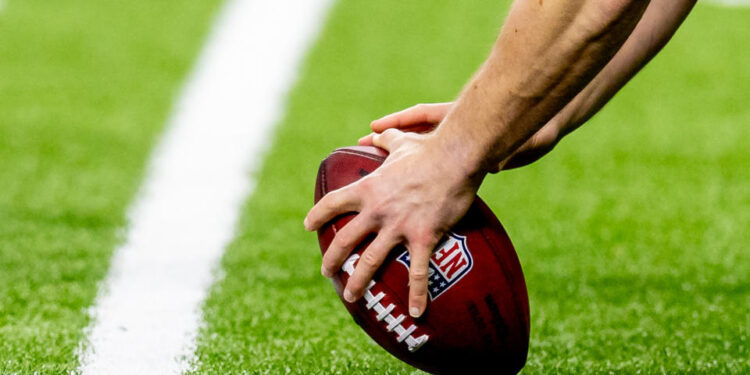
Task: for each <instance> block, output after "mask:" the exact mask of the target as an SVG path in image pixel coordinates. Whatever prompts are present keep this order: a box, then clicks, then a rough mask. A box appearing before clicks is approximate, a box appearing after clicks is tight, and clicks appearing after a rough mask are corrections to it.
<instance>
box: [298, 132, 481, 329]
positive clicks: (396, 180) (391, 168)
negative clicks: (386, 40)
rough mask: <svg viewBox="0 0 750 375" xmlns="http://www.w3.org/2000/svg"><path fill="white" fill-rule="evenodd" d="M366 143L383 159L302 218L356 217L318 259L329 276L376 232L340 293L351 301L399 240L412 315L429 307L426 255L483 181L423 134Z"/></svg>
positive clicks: (316, 224) (313, 225) (312, 222)
mask: <svg viewBox="0 0 750 375" xmlns="http://www.w3.org/2000/svg"><path fill="white" fill-rule="evenodd" d="M371 140H372V144H373V145H375V146H378V147H381V148H383V149H385V150H387V151H388V152H389V155H388V158H387V159H386V160H385V162H384V163H383V164H382V165H381V166H380V167H379V168H378V169H376V170H375V171H374V172H373V173H371V174H369V175H368V176H366V177H364V178H362V179H360V180H358V181H356V182H354V183H352V184H350V185H347V186H345V187H343V188H341V189H338V190H335V191H332V192H330V193H328V194H326V195H325V196H324V197H323V198H322V199H321V200H320V201H319V202H318V203H317V204H316V205H315V206H314V207H313V208H312V209H311V210H310V212H309V213H308V214H307V217H306V218H305V228H306V229H307V230H310V231H312V230H317V229H318V228H320V227H321V226H322V225H324V224H325V223H327V222H328V221H330V220H331V219H333V218H334V217H336V216H338V215H340V214H343V213H347V212H358V215H357V216H356V217H355V218H354V219H352V221H351V222H349V223H348V224H347V225H346V226H344V227H343V228H342V229H341V230H339V231H338V233H336V236H335V238H334V239H333V241H332V242H331V245H330V246H329V248H328V249H327V250H326V252H325V255H324V256H323V265H322V267H321V272H322V273H323V274H324V275H326V276H328V277H331V276H333V275H334V274H335V273H336V272H338V270H339V269H340V268H341V265H342V264H343V262H344V261H345V260H346V258H347V257H348V256H349V253H351V251H352V250H353V249H354V248H355V247H356V246H357V245H359V244H360V243H361V242H362V241H363V240H364V239H365V237H367V236H368V235H369V234H371V233H377V235H376V237H375V239H374V240H373V241H372V242H371V243H370V244H369V245H368V246H367V248H366V249H365V251H364V252H363V253H362V255H361V257H360V260H359V262H358V263H357V266H356V267H355V270H354V274H353V275H352V276H351V277H350V278H349V281H348V282H347V285H346V287H345V289H344V298H345V299H346V300H347V301H349V302H354V301H356V300H357V299H359V298H360V297H362V295H363V294H364V292H365V290H366V288H367V285H368V284H369V282H370V280H371V279H372V277H373V275H374V274H375V272H376V271H377V269H378V268H379V267H380V265H381V264H382V263H383V261H384V260H385V258H386V257H387V255H388V254H389V253H390V251H391V249H393V248H394V247H395V246H397V245H398V244H401V243H403V244H404V245H405V246H406V248H407V249H408V250H409V254H410V257H411V267H410V269H409V314H410V315H412V316H414V317H418V316H420V315H422V313H423V312H424V310H425V308H426V306H427V283H428V266H429V259H430V256H431V255H432V251H433V249H434V247H435V246H436V245H437V243H438V242H439V241H440V239H441V238H442V236H443V234H444V233H445V232H446V231H448V230H449V229H450V228H451V227H452V226H453V225H454V224H455V223H456V222H458V220H459V219H461V217H463V215H464V214H465V213H466V212H467V210H468V209H469V206H470V205H471V203H472V202H473V201H474V198H475V196H476V191H477V189H478V188H479V184H480V183H481V180H479V181H477V179H476V178H473V179H472V178H471V177H469V176H467V175H466V173H465V168H463V167H462V166H461V165H459V162H460V161H459V160H458V159H457V158H456V157H455V156H454V155H451V150H446V149H444V147H439V145H438V144H437V143H436V142H435V141H434V140H433V139H432V138H431V136H430V135H429V134H417V133H404V132H401V131H400V130H397V129H388V130H386V131H384V132H383V133H381V134H375V135H373V136H372V137H371Z"/></svg>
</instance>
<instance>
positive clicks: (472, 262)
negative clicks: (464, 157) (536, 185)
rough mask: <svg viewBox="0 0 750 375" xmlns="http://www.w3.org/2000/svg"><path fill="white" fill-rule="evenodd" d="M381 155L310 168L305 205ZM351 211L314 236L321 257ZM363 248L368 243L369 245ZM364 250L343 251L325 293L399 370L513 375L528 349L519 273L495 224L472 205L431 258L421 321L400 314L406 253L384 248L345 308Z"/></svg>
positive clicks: (330, 160)
mask: <svg viewBox="0 0 750 375" xmlns="http://www.w3.org/2000/svg"><path fill="white" fill-rule="evenodd" d="M387 156H388V154H387V152H385V151H384V150H382V149H379V148H375V147H363V146H353V147H345V148H340V149H337V150H335V151H334V152H333V153H331V154H330V155H329V156H328V157H327V158H326V159H325V160H323V162H322V163H321V164H320V169H319V170H318V176H317V181H316V186H315V202H317V201H318V200H320V198H322V197H323V196H324V195H325V194H326V193H328V192H330V191H333V190H336V189H338V188H341V187H343V186H345V185H348V184H350V183H352V182H355V181H356V180H358V179H360V178H362V177H364V176H367V175H368V174H369V173H371V172H372V171H374V170H375V169H377V168H378V167H379V166H380V165H381V164H382V163H383V161H384V160H385V159H386V157H387ZM355 215H356V212H353V213H350V214H346V215H341V216H339V217H337V218H335V219H334V220H332V221H331V222H329V223H328V224H326V225H325V226H323V227H322V228H321V229H320V230H319V231H318V241H319V244H320V249H321V251H322V252H325V250H326V249H327V248H328V245H329V244H330V243H331V241H332V240H333V238H334V236H335V233H336V232H337V230H338V229H339V228H342V227H343V226H344V225H346V223H347V222H349V221H350V220H351V219H352V218H353V217H354V216H355ZM370 239H371V238H370ZM367 244H368V241H365V242H364V243H362V244H360V246H359V247H357V248H356V249H354V251H352V253H351V255H350V256H349V258H348V259H347V261H346V262H345V263H344V265H343V266H342V268H341V270H340V271H339V272H338V273H337V274H336V275H335V276H334V278H333V284H334V287H335V289H336V292H337V293H338V295H339V298H340V299H341V301H342V302H343V303H344V305H345V306H346V308H347V310H348V311H349V313H350V314H351V315H352V317H353V318H354V321H355V322H356V323H357V324H359V326H360V327H361V328H362V329H363V330H364V331H365V332H366V333H367V334H368V335H369V336H370V337H372V339H374V340H375V341H376V342H377V343H378V344H379V345H380V346H382V347H383V348H385V349H386V350H387V351H388V352H390V353H391V354H393V355H394V356H396V357H397V358H399V359H401V360H402V361H404V362H406V363H408V364H410V365H412V366H414V367H417V368H419V369H421V370H424V371H427V372H431V373H435V374H458V373H461V374H478V373H491V374H515V373H517V372H518V371H520V369H521V368H522V367H523V366H524V364H525V362H526V355H527V352H528V344H529V303H528V296H527V293H526V283H525V281H524V276H523V272H522V271H521V265H520V263H519V261H518V257H517V255H516V252H515V250H514V248H513V245H512V244H511V242H510V238H509V237H508V235H507V234H506V232H505V230H504V229H503V227H502V225H501V224H500V222H499V221H498V219H497V218H496V217H495V215H494V214H493V213H492V211H491V210H490V209H489V208H488V207H487V205H486V204H485V203H484V202H483V201H482V200H481V199H480V198H479V197H477V198H476V200H475V202H474V203H473V204H472V206H471V208H470V209H469V211H468V213H467V214H466V215H465V216H464V218H462V219H461V220H460V221H459V222H458V223H457V224H456V225H455V226H454V227H453V228H452V230H451V231H450V232H448V233H447V234H446V235H445V236H444V238H443V240H442V242H441V243H440V244H439V245H438V246H437V247H436V248H435V250H434V251H433V254H432V257H431V259H430V265H429V267H430V269H429V277H430V279H429V280H430V281H429V298H428V301H429V302H428V306H427V309H426V311H425V313H424V314H423V315H422V316H421V317H419V318H417V319H414V318H412V317H411V316H409V314H408V313H407V309H408V296H409V285H408V283H409V273H408V268H409V253H408V251H407V250H406V248H405V247H403V246H399V247H396V248H394V249H393V250H392V251H391V253H390V254H389V256H388V258H387V259H386V261H385V262H384V263H383V265H382V266H381V267H380V269H379V271H378V273H376V274H375V277H374V279H373V281H372V282H371V283H370V285H369V287H368V290H367V292H365V295H364V297H363V298H361V299H360V300H358V301H357V302H355V303H348V302H346V301H345V300H344V299H343V297H342V292H343V288H344V286H345V285H346V282H347V280H348V278H349V276H350V275H351V274H352V272H353V270H354V267H355V266H356V264H357V260H358V259H359V256H360V254H361V253H362V251H363V250H364V249H365V248H366V246H367Z"/></svg>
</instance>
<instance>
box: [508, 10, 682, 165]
mask: <svg viewBox="0 0 750 375" xmlns="http://www.w3.org/2000/svg"><path fill="white" fill-rule="evenodd" d="M695 2H696V0H652V1H651V3H650V4H649V6H648V8H647V9H646V11H645V12H644V14H643V17H642V18H641V20H640V22H638V25H637V26H636V27H635V29H634V30H633V33H632V34H631V35H630V37H629V38H628V39H627V41H626V42H625V44H623V45H622V47H621V48H620V50H619V51H617V54H616V55H615V56H614V57H613V58H612V60H611V61H610V62H609V63H608V64H607V65H606V66H605V67H604V69H602V71H601V72H599V74H597V76H596V77H595V78H594V79H593V80H592V81H591V82H590V83H589V84H588V85H587V86H586V88H584V89H583V90H582V91H581V92H580V93H579V94H578V95H576V97H575V98H574V99H573V100H572V101H571V102H570V103H568V105H566V106H565V107H564V108H563V109H562V110H561V111H560V112H559V113H558V114H557V115H555V117H553V118H552V119H551V120H550V121H549V123H547V125H545V126H544V127H543V128H542V129H541V130H540V131H539V132H537V134H535V135H534V137H533V138H532V139H530V140H529V141H527V143H526V144H524V146H523V147H522V148H521V150H519V152H518V153H516V154H515V155H513V157H512V158H509V159H506V160H505V162H504V163H503V164H504V167H505V168H509V167H510V168H513V167H518V166H523V165H526V164H528V163H530V162H533V161H535V160H537V159H538V158H539V157H541V156H543V155H544V154H546V153H547V152H548V151H550V150H551V149H552V148H553V147H554V145H555V144H556V143H557V142H558V141H559V140H560V139H561V138H562V137H564V136H565V135H567V134H569V133H570V132H572V131H573V130H575V129H577V128H578V127H580V126H581V125H583V124H584V123H585V122H586V121H588V120H589V119H590V118H591V117H592V116H594V115H595V114H596V113H597V112H599V110H600V109H601V108H602V107H604V105H605V104H606V103H607V102H609V100H610V99H612V97H613V96H614V95H615V94H616V93H617V92H618V91H619V90H620V89H621V88H622V87H623V86H625V84H626V83H628V81H630V79H631V78H633V76H635V75H636V74H637V73H638V72H639V71H640V70H641V69H642V68H643V67H644V66H645V65H646V64H647V63H648V62H649V61H651V59H652V58H653V57H654V56H656V54H657V53H659V51H661V49H662V48H664V46H665V45H666V44H667V42H669V40H670V39H671V38H672V36H673V35H674V33H675V32H676V31H677V29H678V28H679V27H680V25H681V24H682V22H683V21H684V20H685V18H686V17H687V15H688V14H689V13H690V11H691V10H692V9H693V6H695Z"/></svg>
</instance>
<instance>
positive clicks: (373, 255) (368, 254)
mask: <svg viewBox="0 0 750 375" xmlns="http://www.w3.org/2000/svg"><path fill="white" fill-rule="evenodd" d="M399 242H400V241H399V239H398V238H397V237H395V236H393V235H391V234H388V233H386V232H382V231H381V232H380V233H379V234H378V236H377V237H376V238H375V240H373V241H372V243H371V244H370V246H367V249H365V251H364V252H362V255H361V256H360V258H359V261H358V262H357V266H356V267H355V268H354V274H352V276H351V277H349V281H348V282H347V283H346V288H345V289H344V299H345V300H347V301H349V302H354V301H356V300H358V299H360V298H361V297H362V295H363V294H364V293H365V290H367V287H368V286H369V283H370V281H371V280H372V277H373V275H375V272H376V271H377V270H378V268H379V267H380V265H381V264H383V261H384V260H385V258H386V257H387V256H388V253H389V252H390V251H391V249H393V248H394V247H395V246H396V245H398V243H399Z"/></svg>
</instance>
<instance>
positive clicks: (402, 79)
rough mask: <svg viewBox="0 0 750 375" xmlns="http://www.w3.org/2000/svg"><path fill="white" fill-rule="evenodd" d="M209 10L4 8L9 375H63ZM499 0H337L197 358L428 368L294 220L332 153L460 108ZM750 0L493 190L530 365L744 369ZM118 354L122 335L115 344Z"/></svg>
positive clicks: (350, 369) (562, 369)
mask: <svg viewBox="0 0 750 375" xmlns="http://www.w3.org/2000/svg"><path fill="white" fill-rule="evenodd" d="M218 4H219V1H217V0H202V1H190V2H178V1H174V0H166V1H145V0H131V1H128V2H123V1H114V0H105V1H83V0H64V1H55V2H49V1H39V0H23V1H14V0H7V1H5V6H4V9H3V10H2V11H0V186H2V190H0V191H1V192H0V374H6V373H35V372H38V373H55V374H56V373H68V372H71V371H75V369H76V367H77V365H78V363H77V356H76V348H77V347H78V345H79V343H80V341H81V340H82V338H83V330H84V327H86V325H87V324H88V314H87V309H88V307H89V306H90V305H91V303H93V300H94V297H95V295H96V292H97V286H98V283H99V282H100V281H101V280H102V278H103V277H104V275H105V273H106V270H107V268H108V264H109V256H110V255H111V252H112V250H113V249H114V247H115V246H116V245H117V244H118V243H119V242H120V241H121V240H122V238H121V234H122V233H123V228H124V227H125V225H126V220H125V214H126V210H127V207H128V204H129V203H130V202H131V201H132V199H133V197H134V195H135V194H136V191H137V188H138V186H139V184H140V183H141V177H142V174H143V170H144V167H145V163H146V160H147V157H148V154H149V152H150V151H151V148H152V146H153V144H154V143H155V141H156V139H157V137H158V135H159V132H160V130H161V129H162V128H163V125H164V122H165V121H166V118H167V114H168V113H169V110H170V106H171V104H172V102H173V99H174V96H175V95H176V94H177V93H178V91H179V89H180V86H181V83H182V81H183V80H184V79H185V75H186V73H187V72H188V70H189V68H190V66H191V64H192V62H193V59H194V57H195V55H196V52H197V51H198V48H199V47H200V43H201V41H202V40H203V38H204V36H205V31H206V30H207V26H208V25H209V22H210V21H211V20H212V15H213V13H214V11H215V10H216V7H217V5H218ZM507 4H508V2H490V1H484V2H428V1H393V0H387V1H386V0H383V1H374V2H365V1H339V2H338V3H337V4H336V5H334V8H333V9H332V11H331V13H330V15H329V19H328V22H327V24H326V25H325V26H324V29H323V32H322V34H321V37H320V40H318V42H317V43H316V44H315V45H314V46H313V47H312V50H311V51H310V53H309V55H308V58H307V61H306V63H305V65H304V66H303V68H302V71H301V72H300V77H299V81H298V83H297V84H296V85H295V87H294V88H293V89H292V91H291V93H290V97H289V101H288V111H287V113H286V115H285V117H284V119H283V120H282V121H281V123H280V124H278V128H277V137H276V139H275V140H274V144H273V147H271V148H270V151H269V154H268V155H267V159H266V162H265V164H264V167H263V168H262V170H261V171H259V172H258V173H257V176H256V177H257V178H258V184H257V189H256V191H255V193H254V194H253V196H252V197H250V198H249V199H248V202H247V204H246V206H245V207H244V214H243V220H242V224H241V225H240V227H239V229H238V233H237V238H236V239H235V241H234V242H233V243H232V244H231V246H230V247H229V248H228V249H227V252H226V254H225V256H224V258H223V262H222V268H223V271H222V272H221V273H220V279H219V280H217V282H216V284H215V285H214V287H213V289H212V291H211V294H210V297H209V299H208V301H207V302H206V305H205V307H204V313H205V319H206V322H205V324H204V327H203V329H202V331H201V334H200V337H199V343H198V344H199V345H198V351H197V357H196V360H195V363H194V365H195V367H194V370H193V372H194V373H197V374H204V373H243V372H244V373H257V374H262V373H269V374H278V373H297V374H316V373H320V374H328V373H340V374H371V373H392V374H406V373H413V372H416V371H414V370H412V369H411V368H409V367H408V366H406V365H403V364H401V363H400V362H399V361H397V360H396V359H394V358H392V357H391V356H390V355H389V354H387V353H386V352H385V351H383V350H382V349H380V348H379V347H378V346H376V345H375V344H373V343H372V342H371V341H370V340H369V338H368V337H367V336H366V335H365V334H364V333H363V332H362V331H361V330H360V329H359V328H358V327H357V326H356V325H355V324H354V323H353V321H352V320H351V318H350V317H349V316H348V314H347V312H346V310H345V309H344V307H343V306H342V305H341V303H340V302H339V301H338V299H337V297H336V295H335V293H334V291H333V288H332V287H331V285H330V282H329V281H328V280H326V279H325V278H323V277H322V276H320V273H319V272H320V271H319V270H320V252H319V250H318V246H317V241H316V238H315V235H314V234H310V233H306V232H304V230H303V228H302V218H303V217H304V215H305V213H306V212H307V210H308V209H309V208H310V206H311V205H312V193H313V184H314V181H315V174H316V171H317V166H318V163H319V161H320V160H321V159H322V158H323V157H325V155H326V154H327V153H328V152H329V151H331V150H332V149H334V148H336V147H339V146H343V145H349V144H353V143H355V142H356V139H357V138H358V137H359V136H361V135H363V134H365V133H366V132H367V129H368V124H369V122H370V121H371V120H372V119H374V118H376V117H378V116H381V115H383V114H386V113H389V112H391V111H395V110H399V109H402V108H403V107H406V106H410V105H412V104H415V103H418V102H431V101H444V100H450V99H452V98H453V97H454V96H455V95H456V94H457V93H458V91H459V90H460V88H461V85H462V84H463V83H464V82H466V80H467V79H468V78H469V76H470V75H471V73H473V72H474V70H475V69H476V68H477V67H478V65H479V63H480V62H481V61H482V60H483V59H484V58H485V56H486V55H487V53H488V51H489V48H490V46H491V45H492V43H493V41H494V39H495V37H496V35H497V31H498V29H499V26H500V25H501V23H502V19H503V17H504V14H505V12H506V8H507ZM748 25H750V9H748V8H720V7H716V6H711V5H703V4H699V5H698V6H697V8H696V10H695V11H694V12H693V14H692V15H691V16H690V17H689V18H688V20H687V22H686V24H685V25H684V27H683V29H681V30H680V31H679V32H678V34H677V36H676V38H675V40H673V42H672V43H671V44H670V45H669V46H667V48H666V50H665V51H664V53H662V54H661V55H660V56H659V57H657V58H656V60H655V61H654V62H652V64H651V65H649V66H648V67H647V68H646V70H645V71H644V72H643V73H642V74H641V75H640V76H639V77H637V79H636V80H635V81H634V82H632V84H630V85H629V86H627V87H626V89H625V90H624V91H623V92H622V93H621V94H620V95H618V96H617V97H616V98H615V100H614V102H613V103H611V104H610V105H609V106H608V107H606V108H605V110H604V111H603V113H601V114H600V115H599V116H597V117H596V118H594V119H593V120H592V121H591V123H590V124H587V125H586V126H585V127H584V128H583V129H581V130H579V131H578V132H576V133H574V134H572V135H571V136H569V137H568V138H567V139H565V140H563V142H562V143H561V144H560V145H559V146H558V148H557V149H556V150H554V151H553V152H552V154H550V155H549V156H547V157H545V158H544V159H542V160H541V161H539V162H538V163H536V164H534V165H532V166H529V167H525V168H522V169H519V170H515V171H510V172H503V173H501V174H499V175H495V176H491V177H489V178H488V179H487V181H486V183H485V185H484V187H483V189H482V190H481V192H480V195H482V196H483V198H484V199H485V200H486V201H487V202H488V203H489V204H490V205H491V207H492V208H493V209H494V210H495V212H496V213H497V214H498V216H499V217H500V219H501V221H502V222H503V223H504V225H505V226H506V229H507V230H508V232H509V233H510V235H511V238H512V239H513V241H514V243H515V245H516V248H517V251H518V253H519V256H520V258H521V262H522V264H523V266H524V271H525V274H526V280H527V284H528V288H529V297H530V303H531V323H532V328H531V348H530V352H529V361H528V364H527V366H526V368H525V370H524V373H528V374H532V373H575V374H578V373H604V372H609V371H611V372H614V373H634V372H638V371H640V372H641V373H711V374H714V373H732V374H742V373H749V372H750V360H749V359H748V358H750V353H749V351H750V343H749V342H748V337H750V313H749V311H750V276H748V275H750V256H748V253H749V251H748V250H750V249H749V247H750V233H749V231H748V228H750V212H749V210H748V208H750V175H748V169H750V168H748V167H749V166H750V147H748V144H750V126H748V124H749V123H750V109H749V108H748V103H750V94H748V93H747V88H748V87H750V55H749V54H748V53H747V51H746V45H747V32H748ZM123 350H127V348H123Z"/></svg>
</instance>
